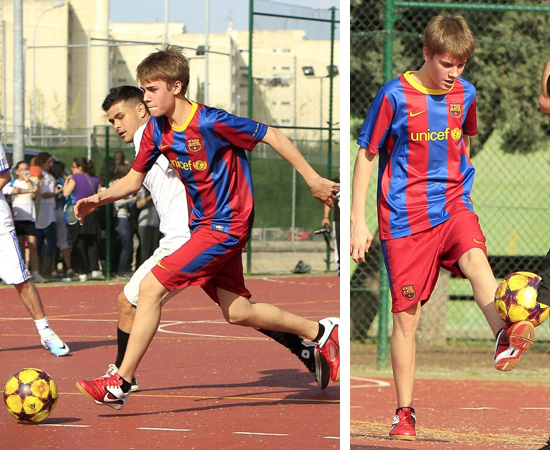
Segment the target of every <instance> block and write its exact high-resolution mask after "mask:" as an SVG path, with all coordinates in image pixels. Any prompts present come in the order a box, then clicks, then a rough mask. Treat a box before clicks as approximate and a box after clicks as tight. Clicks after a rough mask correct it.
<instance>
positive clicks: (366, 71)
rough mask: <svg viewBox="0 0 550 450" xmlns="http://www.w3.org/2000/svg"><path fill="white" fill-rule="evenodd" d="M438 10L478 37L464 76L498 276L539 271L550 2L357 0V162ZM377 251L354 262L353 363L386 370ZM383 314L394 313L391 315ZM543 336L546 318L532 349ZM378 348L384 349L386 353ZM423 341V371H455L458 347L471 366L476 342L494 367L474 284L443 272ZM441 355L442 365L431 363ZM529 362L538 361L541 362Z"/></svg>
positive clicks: (544, 233) (548, 334) (383, 292)
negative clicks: (378, 112) (368, 130)
mask: <svg viewBox="0 0 550 450" xmlns="http://www.w3.org/2000/svg"><path fill="white" fill-rule="evenodd" d="M441 13H448V14H461V15H463V16H464V17H465V19H466V20H467V22H468V23H469V25H470V27H471V28H472V30H473V32H474V34H475V36H476V39H477V48H476V51H475V54H474V55H473V57H472V58H471V60H470V61H468V63H467V64H466V69H465V70H464V73H463V74H462V76H463V77H464V78H466V79H468V80H469V81H471V82H472V83H473V84H474V86H476V88H477V91H478V96H477V116H478V130H479V134H478V135H477V136H475V137H474V138H473V139H472V163H473V165H474V167H475V168H476V178H475V182H474V187H473V192H472V200H473V202H474V209H475V211H476V213H477V214H478V216H479V219H480V223H481V226H482V229H483V231H484V234H485V236H486V237H487V249H488V253H489V259H490V263H491V266H492V268H493V271H494V273H495V276H496V277H497V279H500V278H503V277H504V276H506V275H508V274H509V273H511V272H514V271H517V270H525V271H531V272H535V273H537V272H538V270H539V267H540V263H541V260H542V258H543V256H544V255H545V254H546V252H547V250H548V247H549V245H550V227H549V224H550V201H549V200H548V199H549V198H550V197H549V194H550V177H548V170H549V168H550V166H549V163H550V154H549V153H548V148H549V147H550V142H549V138H550V117H546V116H545V114H543V113H542V112H540V110H539V106H538V92H539V86H540V77H541V74H542V69H543V67H544V64H545V62H546V60H547V59H548V58H549V57H550V27H549V22H550V8H549V7H548V6H544V4H543V2H522V1H519V2H518V1H505V0H500V1H495V0H494V1H483V2H470V3H466V2H454V1H448V2H421V1H400V2H398V1H389V0H388V1H386V2H379V1H374V0H351V75H350V79H351V85H350V88H351V101H350V109H351V128H352V129H351V149H352V151H351V168H352V170H353V164H354V161H355V157H356V153H357V147H358V146H357V144H356V139H357V136H358V133H359V130H360V127H361V125H362V123H363V120H364V117H365V115H366V112H367V110H368V108H369V105H370V103H371V101H372V99H373V98H374V96H375V95H376V93H377V91H378V89H379V88H380V87H381V86H382V84H383V83H384V82H386V81H389V80H390V79H392V78H395V77H396V76H399V75H401V74H403V73H404V72H405V71H407V70H418V69H419V68H420V67H421V66H422V64H423V62H424V61H423V56H422V39H423V32H424V29H425V27H426V25H427V23H428V22H429V20H430V19H431V18H432V17H433V16H434V15H437V14H441ZM350 176H351V174H350ZM375 191H376V176H373V180H372V183H371V187H370V189H369V194H370V195H369V197H370V198H369V200H368V201H369V204H368V205H367V214H368V218H367V220H368V225H369V227H370V228H371V230H377V228H378V225H377V218H376V205H375V201H376V199H375V197H376V195H375V194H374V192H375ZM371 253H372V254H370V255H369V258H370V259H369V260H368V261H367V262H366V263H363V264H360V265H353V263H352V268H351V293H350V299H351V305H350V307H351V317H352V323H351V326H352V328H351V338H352V364H362V363H364V362H365V361H367V360H369V359H368V358H369V357H372V358H374V355H375V354H376V353H377V354H378V366H379V367H385V366H386V364H387V351H388V350H387V345H386V344H387V337H388V336H389V334H391V313H387V312H386V311H387V309H388V308H391V307H390V306H389V305H390V303H391V300H390V299H389V295H388V291H387V285H385V282H384V281H385V273H384V268H383V264H381V260H380V256H379V246H377V245H376V243H375V244H374V249H373V251H372V252H371ZM411 264H414V261H411ZM381 307H382V308H381ZM379 309H382V310H383V313H384V314H383V315H384V316H386V319H385V320H383V321H380V319H379V318H380V314H379ZM442 318H443V319H444V320H442ZM545 341H550V331H549V330H548V325H546V324H545V325H543V326H541V327H539V328H537V342H538V343H539V345H536V346H535V348H537V349H538V350H542V351H544V350H545V344H544V342H545ZM373 344H379V345H378V349H376V348H375V347H374V346H373ZM417 344H418V354H419V357H418V364H419V367H420V368H422V367H423V366H422V364H425V365H426V366H430V365H435V366H440V367H443V366H445V365H446V364H447V367H449V366H448V364H449V362H450V361H451V360H453V358H454V357H455V355H458V354H463V355H467V356H465V359H469V360H470V361H475V358H474V359H472V358H471V356H472V354H473V353H475V352H476V349H477V348H480V347H481V348H483V350H482V352H483V355H484V358H485V362H487V361H488V363H490V362H491V359H490V357H489V358H488V357H487V351H488V350H487V348H488V347H490V346H492V345H493V337H492V334H491V330H490V328H489V326H488V325H487V323H486V321H485V319H484V317H483V315H482V313H481V311H480V310H479V308H477V306H476V304H475V302H474V301H473V295H472V290H471V287H470V285H469V283H468V281H467V280H462V279H459V278H455V277H451V276H450V274H449V273H447V272H444V271H443V272H442V273H441V276H440V280H439V283H438V286H437V287H436V292H434V295H433V296H432V298H431V300H430V302H428V303H427V304H426V306H425V307H424V308H423V312H422V317H421V323H420V326H419V333H418V342H417ZM449 347H453V348H454V350H453V352H450V351H449ZM434 351H438V352H439V353H441V355H442V358H444V360H445V362H443V363H441V360H440V359H433V358H431V357H426V358H423V355H424V356H426V355H432V354H433V352H434ZM534 353H536V352H534ZM451 354H452V355H453V358H450V357H449V355H451ZM366 356H367V359H365V358H366ZM526 356H527V355H526ZM529 358H532V359H531V360H532V361H533V363H534V364H533V366H534V367H537V366H539V367H540V366H541V365H542V364H538V363H537V362H536V361H535V359H536V358H535V357H529ZM373 360H374V359H373ZM373 360H372V361H373ZM484 364H485V363H484ZM533 370H536V369H533Z"/></svg>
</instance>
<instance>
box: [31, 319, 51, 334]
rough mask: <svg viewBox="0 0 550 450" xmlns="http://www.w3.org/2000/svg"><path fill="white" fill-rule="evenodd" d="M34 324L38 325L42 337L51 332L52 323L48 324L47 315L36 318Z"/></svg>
mask: <svg viewBox="0 0 550 450" xmlns="http://www.w3.org/2000/svg"><path fill="white" fill-rule="evenodd" d="M34 324H35V325H36V329H37V330H38V333H39V334H40V337H45V336H48V334H49V333H50V325H49V324H48V318H47V317H46V316H44V317H43V318H42V319H38V320H35V321H34Z"/></svg>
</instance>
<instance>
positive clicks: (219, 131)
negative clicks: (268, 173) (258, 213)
mask: <svg viewBox="0 0 550 450" xmlns="http://www.w3.org/2000/svg"><path fill="white" fill-rule="evenodd" d="M191 105H192V112H191V114H190V116H189V118H188V120H187V122H186V123H185V124H184V125H183V126H181V127H174V126H171V125H170V123H169V121H168V119H167V118H166V117H158V118H155V117H151V118H150V119H149V121H148V122H147V124H146V126H145V130H144V132H143V137H142V139H141V142H140V146H139V152H138V154H137V156H136V159H135V160H134V162H133V164H132V168H133V169H134V170H136V171H138V172H146V171H148V170H149V169H150V168H151V166H152V165H153V163H154V162H155V160H156V159H157V158H158V156H159V155H160V154H161V153H162V154H164V155H165V156H166V157H167V158H168V161H169V162H170V166H171V167H172V168H173V169H175V170H176V172H177V173H178V174H179V176H180V178H181V180H182V182H183V183H184V184H185V188H186V191H187V201H188V206H189V227H190V229H191V230H194V229H196V228H197V227H199V226H207V227H209V228H211V229H212V230H217V231H221V232H224V233H228V234H231V235H233V236H237V237H239V238H241V237H246V236H248V234H249V233H250V229H251V228H252V222H253V220H254V199H253V188H252V178H251V175H250V166H249V164H248V160H247V158H246V154H245V150H249V151H252V150H253V149H254V147H255V146H256V144H257V143H258V142H260V141H261V140H262V138H263V137H264V136H265V133H266V132H267V125H264V124H262V123H258V122H255V121H253V120H250V119H246V118H243V117H237V116H234V115H232V114H229V113H228V112H226V111H223V110H221V109H217V108H210V107H208V106H205V105H200V104H197V103H194V102H191ZM174 207H177V205H174Z"/></svg>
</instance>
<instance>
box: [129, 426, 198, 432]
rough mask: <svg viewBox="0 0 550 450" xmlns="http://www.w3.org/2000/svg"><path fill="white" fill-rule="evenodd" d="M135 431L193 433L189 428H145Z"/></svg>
mask: <svg viewBox="0 0 550 450" xmlns="http://www.w3.org/2000/svg"><path fill="white" fill-rule="evenodd" d="M136 430H144V431H180V432H187V431H193V430H192V429H191V428H147V427H141V428H136Z"/></svg>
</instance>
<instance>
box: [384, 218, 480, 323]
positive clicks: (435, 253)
mask: <svg viewBox="0 0 550 450" xmlns="http://www.w3.org/2000/svg"><path fill="white" fill-rule="evenodd" d="M472 248H480V249H481V250H483V252H484V253H485V256H487V248H486V246H485V236H484V235H483V232H482V231H481V227H480V226H479V220H478V218H477V216H476V215H475V213H473V212H471V211H470V210H467V209H465V210H461V211H460V212H458V213H456V214H455V215H453V216H451V218H450V219H449V220H447V221H445V222H443V223H441V224H439V225H437V226H435V227H433V228H429V229H427V230H424V231H421V232H419V233H416V234H413V235H410V236H405V237H402V238H398V239H391V240H387V241H382V252H383V253H384V259H385V261H386V269H387V271H388V278H389V281H390V290H391V295H392V312H393V313H397V312H401V311H405V310H407V309H409V308H410V307H411V306H413V305H415V304H416V303H418V302H419V301H421V302H422V303H423V304H424V303H425V302H427V301H428V299H429V298H430V295H431V294H432V292H433V290H434V287H435V284H436V282H437V279H438V277H439V269H440V268H444V269H446V270H448V271H449V272H452V273H453V274H455V275H457V276H459V277H461V278H465V276H464V274H463V273H462V271H461V270H460V268H459V266H458V260H459V259H460V257H461V256H462V255H464V253H466V252H467V251H468V250H470V249H472Z"/></svg>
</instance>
